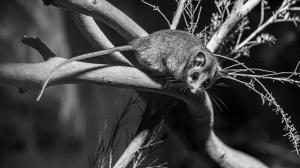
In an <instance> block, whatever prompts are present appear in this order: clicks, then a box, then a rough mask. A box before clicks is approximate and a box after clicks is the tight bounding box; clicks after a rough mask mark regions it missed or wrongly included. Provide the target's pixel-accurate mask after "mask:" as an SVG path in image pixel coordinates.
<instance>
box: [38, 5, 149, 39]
mask: <svg viewBox="0 0 300 168" xmlns="http://www.w3.org/2000/svg"><path fill="white" fill-rule="evenodd" d="M44 2H45V4H51V5H54V6H57V7H63V8H66V9H69V10H71V11H76V12H80V13H83V14H85V15H88V16H92V17H94V18H96V19H98V20H100V21H102V22H105V23H106V24H108V25H109V26H110V27H111V28H113V29H114V30H116V31H117V32H118V33H120V35H122V36H123V37H124V38H126V39H127V40H128V41H132V40H134V39H136V38H138V37H143V36H147V35H148V33H147V32H145V30H144V29H143V28H141V27H140V26H139V25H138V24H136V23H135V22H134V21H133V20H132V19H131V18H129V17H128V16H127V15H125V14H124V13H123V12H122V11H120V10H119V9H118V8H116V7H114V6H113V5H112V4H110V3H109V2H107V1H106V0H44Z"/></svg>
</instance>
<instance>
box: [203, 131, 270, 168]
mask: <svg viewBox="0 0 300 168" xmlns="http://www.w3.org/2000/svg"><path fill="white" fill-rule="evenodd" d="M205 147H206V151H207V152H208V154H209V156H210V157H211V158H212V159H213V160H214V161H216V162H217V163H218V164H219V165H220V166H221V167H223V168H267V166H266V165H264V164H263V163H261V162H260V161H259V160H257V159H255V158H254V157H252V156H250V155H247V154H245V153H243V152H241V151H238V150H235V149H232V148H230V147H229V146H227V145H226V144H224V143H223V142H222V141H221V140H220V139H219V138H218V137H217V136H216V135H215V133H214V132H213V131H211V133H210V136H209V139H208V140H207V143H206V145H205Z"/></svg>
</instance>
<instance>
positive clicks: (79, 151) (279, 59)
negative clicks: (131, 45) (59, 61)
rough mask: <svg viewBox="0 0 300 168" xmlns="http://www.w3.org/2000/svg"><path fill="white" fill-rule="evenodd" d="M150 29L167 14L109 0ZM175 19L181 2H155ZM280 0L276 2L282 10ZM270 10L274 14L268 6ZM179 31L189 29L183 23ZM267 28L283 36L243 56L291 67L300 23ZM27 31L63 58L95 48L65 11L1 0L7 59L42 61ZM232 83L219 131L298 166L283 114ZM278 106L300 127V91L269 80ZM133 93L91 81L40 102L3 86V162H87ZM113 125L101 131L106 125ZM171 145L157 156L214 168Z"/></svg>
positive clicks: (207, 8) (117, 39) (135, 120)
mask: <svg viewBox="0 0 300 168" xmlns="http://www.w3.org/2000/svg"><path fill="white" fill-rule="evenodd" d="M109 2H111V3H112V4H114V5H115V6H117V7H118V8H119V9H121V10H122V11H123V12H125V13H126V14H128V15H129V16H130V17H131V18H133V20H135V21H136V22H137V23H138V24H140V25H141V26H142V27H143V28H144V29H145V30H146V31H148V32H149V33H151V32H154V31H157V30H161V29H167V28H168V26H167V24H166V22H165V21H164V20H163V19H162V17H161V16H160V15H159V14H158V13H157V12H155V11H153V10H152V9H151V8H150V7H148V6H145V5H144V4H142V3H141V2H140V1H139V0H123V1H120V0H110V1H109ZM149 2H153V3H156V4H157V5H159V6H160V9H161V10H162V11H163V12H164V13H165V14H166V15H167V17H168V18H169V19H171V18H172V15H173V13H174V10H175V9H176V3H175V2H173V1H171V0H170V1H149ZM280 2H281V1H272V2H270V6H271V7H274V8H273V9H276V7H278V6H279V5H280ZM202 4H203V11H202V14H201V21H200V24H199V25H198V26H199V27H198V29H197V31H200V30H202V29H203V28H204V26H205V25H208V24H209V21H210V17H211V13H212V12H215V11H216V8H215V7H214V5H213V2H212V1H205V2H203V3H202ZM269 12H271V11H269ZM259 17H260V14H259V9H258V8H256V9H255V10H254V11H253V12H252V13H251V14H250V15H249V18H250V21H251V22H252V23H253V25H252V24H251V27H253V28H255V27H256V25H257V23H258V22H259ZM99 25H100V27H101V28H103V30H104V31H105V33H106V34H107V36H108V37H109V38H110V39H111V40H112V41H113V42H114V44H115V45H122V44H126V41H125V40H124V39H122V38H121V36H120V35H118V34H117V33H116V32H114V31H112V30H111V29H110V28H108V27H107V26H105V25H103V24H101V23H100V24H99ZM179 29H184V25H183V24H180V26H179ZM265 31H267V32H270V33H272V34H274V35H275V36H276V37H277V39H278V41H277V44H275V45H273V46H271V47H270V46H269V45H262V46H259V47H255V48H253V49H252V50H251V57H249V58H246V57H245V58H242V59H241V61H244V62H246V63H247V65H248V66H250V67H259V68H264V69H269V70H275V71H292V70H293V69H294V67H295V65H296V64H297V62H298V61H299V58H300V57H299V50H300V48H299V44H300V43H299V40H300V38H299V37H300V31H299V28H295V26H294V25H293V24H287V23H283V24H276V25H272V26H270V27H268V28H267V29H266V30H265ZM24 34H29V35H32V36H38V37H40V38H41V39H42V40H43V41H44V42H45V43H46V44H47V45H48V46H49V47H50V48H51V49H52V50H53V51H54V52H55V53H56V54H57V55H59V56H63V57H70V56H74V55H78V54H81V53H85V52H89V51H93V49H92V47H91V45H90V44H89V43H88V42H87V41H86V40H85V39H84V37H83V36H82V35H81V33H80V32H79V30H78V29H77V28H76V26H75V25H74V23H73V22H72V20H70V18H69V17H68V14H67V13H66V12H63V11H62V10H61V9H57V8H55V7H45V6H43V4H42V2H40V1H39V0H28V1H22V0H2V1H1V2H0V51H1V57H0V61H1V62H40V61H42V59H41V57H40V56H39V54H38V53H37V52H36V51H34V50H32V49H30V48H28V47H27V46H24V45H23V44H22V43H21V42H20V39H21V38H22V36H23V35H24ZM222 82H223V83H225V84H227V85H229V87H221V86H217V85H216V86H214V87H213V88H211V89H210V90H209V93H210V95H213V97H218V98H219V99H221V100H222V102H223V103H221V102H219V103H218V104H219V106H220V108H218V107H217V105H215V130H216V133H217V134H218V135H219V136H220V137H221V138H222V139H223V140H224V141H225V142H226V143H228V144H230V145H231V146H233V147H235V148H237V149H239V150H242V151H245V152H247V153H249V154H251V155H253V156H255V157H257V158H259V159H260V160H262V161H263V162H264V163H266V164H268V165H269V166H271V167H288V168H292V167H299V166H300V160H299V157H298V156H297V155H296V154H295V153H292V152H291V151H292V150H293V147H292V146H291V143H289V141H288V139H287V137H283V134H284V132H283V131H282V128H283V127H282V125H281V123H280V122H281V118H280V116H277V115H275V113H274V112H272V111H271V109H270V108H267V106H266V105H265V106H263V105H262V102H261V99H260V97H258V96H257V95H256V94H254V93H252V92H250V91H249V90H248V89H247V88H244V87H243V86H241V85H238V84H236V83H233V82H230V81H222ZM266 85H267V86H268V88H269V89H270V90H271V91H272V93H273V95H274V96H275V97H276V100H277V101H278V103H279V104H280V105H281V106H282V107H283V109H285V111H286V112H288V113H289V114H290V115H291V116H292V121H293V123H294V124H295V127H296V128H300V119H299V113H298V112H299V107H300V104H299V102H300V101H299V95H300V89H299V88H297V87H296V86H292V85H288V84H286V85H283V84H281V83H266ZM132 94H134V93H133V92H132V91H130V90H124V89H115V88H105V87H96V86H87V85H80V86H78V85H76V86H75V85H66V86H55V87H51V88H49V89H47V91H46V95H45V96H44V97H43V98H42V100H41V101H40V102H35V98H36V96H37V93H36V92H30V93H27V94H25V95H22V94H19V93H18V92H17V89H16V88H14V87H4V86H0V167H9V168H10V167H23V168H24V167H25V168H26V167H31V168H35V167H44V168H47V167H49V168H50V167H64V168H67V167H73V168H74V167H88V165H89V164H88V158H89V157H90V156H91V154H92V153H93V152H95V150H96V147H97V143H98V139H99V135H100V133H101V134H102V135H104V136H105V135H107V134H109V132H110V130H111V127H112V126H113V125H114V123H115V122H116V120H117V118H118V117H120V115H121V114H122V112H124V107H125V106H126V104H128V98H129V97H130V96H132ZM141 116H142V114H141V112H140V111H139V110H132V111H130V112H129V113H128V114H127V115H126V122H124V124H123V125H122V126H123V127H122V130H121V131H120V132H121V133H120V134H119V139H120V140H119V143H118V145H117V147H116V149H117V150H116V151H115V153H114V156H115V159H116V158H117V157H118V155H120V153H121V152H122V150H123V149H124V148H125V146H126V144H127V143H128V142H127V139H128V138H129V137H132V135H133V134H134V132H135V131H136V129H137V125H138V124H139V121H140V119H141ZM105 126H106V127H107V128H106V129H105V131H104V132H103V128H104V127H105ZM168 137H169V142H168V143H165V144H164V145H162V146H161V147H160V148H159V151H160V152H157V153H160V154H158V155H157V156H155V157H158V158H161V159H162V162H163V161H169V162H170V167H179V165H182V166H181V167H188V166H191V167H193V166H196V165H197V166H199V164H200V165H202V166H203V167H209V166H208V165H206V163H205V160H198V159H197V156H196V155H195V154H191V153H189V152H187V151H186V150H185V149H184V148H183V147H182V145H181V143H180V142H179V141H178V139H176V138H174V136H173V135H172V134H169V135H168Z"/></svg>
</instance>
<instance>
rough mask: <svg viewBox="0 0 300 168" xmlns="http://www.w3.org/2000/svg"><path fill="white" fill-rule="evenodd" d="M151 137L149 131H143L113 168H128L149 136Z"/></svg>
mask: <svg viewBox="0 0 300 168" xmlns="http://www.w3.org/2000/svg"><path fill="white" fill-rule="evenodd" d="M148 135H149V131H148V130H143V131H141V132H140V133H139V134H138V135H137V136H136V137H135V138H134V139H133V140H132V141H131V142H130V144H129V145H128V147H127V148H126V150H125V151H124V153H123V154H122V156H121V157H120V158H119V159H118V161H117V162H116V163H115V165H114V166H113V168H126V167H127V166H128V164H129V163H130V161H131V160H132V159H133V158H134V156H135V154H136V152H137V151H138V150H139V149H140V148H141V146H142V145H143V144H144V142H145V140H146V138H147V136H148Z"/></svg>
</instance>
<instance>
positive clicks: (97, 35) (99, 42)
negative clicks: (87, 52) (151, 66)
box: [71, 12, 132, 66]
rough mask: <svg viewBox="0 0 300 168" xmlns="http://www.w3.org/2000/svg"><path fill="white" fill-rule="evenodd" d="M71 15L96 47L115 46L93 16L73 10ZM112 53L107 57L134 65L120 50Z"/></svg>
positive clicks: (113, 60) (118, 62)
mask: <svg viewBox="0 0 300 168" xmlns="http://www.w3.org/2000/svg"><path fill="white" fill-rule="evenodd" d="M71 16H72V19H73V20H74V22H75V24H76V25H77V27H78V28H79V30H80V31H81V33H82V34H83V35H84V36H85V38H86V39H87V40H88V41H89V42H90V43H91V45H92V46H93V47H94V48H96V49H108V48H114V47H115V46H114V45H113V44H112V43H111V42H110V40H109V39H108V38H107V37H106V35H105V34H104V33H103V32H102V30H101V29H100V28H99V27H98V25H97V23H96V22H95V20H94V19H93V18H92V17H90V16H86V15H83V14H79V13H73V12H72V13H71ZM110 55H111V56H110V57H107V59H108V60H111V61H112V62H114V63H117V64H119V65H129V66H132V64H131V62H130V61H129V60H128V59H127V58H125V56H124V55H123V54H121V53H120V52H114V53H111V54H110Z"/></svg>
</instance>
